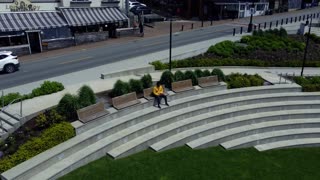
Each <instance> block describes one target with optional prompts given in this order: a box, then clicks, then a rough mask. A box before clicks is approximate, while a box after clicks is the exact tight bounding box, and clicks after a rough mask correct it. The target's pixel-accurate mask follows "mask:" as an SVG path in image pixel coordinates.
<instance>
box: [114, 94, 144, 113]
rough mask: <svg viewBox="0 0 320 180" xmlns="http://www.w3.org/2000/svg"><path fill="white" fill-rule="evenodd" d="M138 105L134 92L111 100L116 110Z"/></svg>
mask: <svg viewBox="0 0 320 180" xmlns="http://www.w3.org/2000/svg"><path fill="white" fill-rule="evenodd" d="M138 103H140V101H139V100H138V98H137V94H136V92H132V93H128V94H124V95H122V96H118V97H115V98H112V105H113V107H115V108H116V109H123V108H125V107H128V106H132V105H135V104H138Z"/></svg>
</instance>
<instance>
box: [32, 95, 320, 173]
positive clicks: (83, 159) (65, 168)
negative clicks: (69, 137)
mask: <svg viewBox="0 0 320 180" xmlns="http://www.w3.org/2000/svg"><path fill="white" fill-rule="evenodd" d="M295 102H296V101H293V102H292V103H290V104H294V103H295ZM310 103H311V104H317V103H316V102H310ZM284 104H286V103H284ZM290 106H291V105H290ZM304 107H309V106H307V105H305V104H304ZM272 108H273V107H272ZM299 108H300V107H299ZM281 109H283V108H281ZM139 124H140V125H141V124H142V123H139ZM139 128H141V127H139V126H136V127H134V128H131V129H129V128H127V129H125V130H123V131H120V132H118V133H116V134H112V135H111V136H108V137H106V138H103V139H101V140H100V141H98V142H96V143H94V144H92V145H90V146H88V147H86V148H84V149H82V150H80V151H78V152H77V153H73V154H72V155H71V156H68V157H67V158H65V159H63V160H61V161H60V162H58V163H56V164H54V165H53V166H51V167H50V168H47V169H45V170H43V171H42V172H41V173H39V174H38V175H36V176H35V177H32V179H34V178H37V177H41V178H43V177H46V176H47V175H50V174H52V173H53V176H54V177H60V176H62V175H64V174H65V173H68V172H70V169H73V168H77V167H80V166H81V165H84V164H86V163H87V162H90V161H93V160H95V159H97V158H99V157H102V156H104V155H105V153H106V152H107V151H108V150H109V148H110V147H111V146H112V145H110V143H111V142H115V141H117V140H118V139H120V138H121V136H122V137H125V135H126V134H130V133H131V132H135V131H136V130H137V129H139ZM130 131H131V132H130ZM123 139H125V138H123ZM118 142H119V141H118ZM78 153H79V154H80V155H79V154H78ZM91 158H93V159H91ZM41 178H39V179H41ZM50 178H51V177H50Z"/></svg>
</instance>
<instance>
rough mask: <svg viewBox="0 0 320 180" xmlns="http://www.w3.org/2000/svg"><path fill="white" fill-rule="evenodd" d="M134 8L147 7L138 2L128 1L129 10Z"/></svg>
mask: <svg viewBox="0 0 320 180" xmlns="http://www.w3.org/2000/svg"><path fill="white" fill-rule="evenodd" d="M134 6H147V5H145V4H142V3H140V2H138V1H129V9H131V8H132V7H134Z"/></svg>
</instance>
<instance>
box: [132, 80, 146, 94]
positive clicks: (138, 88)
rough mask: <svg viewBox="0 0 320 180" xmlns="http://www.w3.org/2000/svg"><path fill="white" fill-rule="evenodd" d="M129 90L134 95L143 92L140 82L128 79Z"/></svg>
mask: <svg viewBox="0 0 320 180" xmlns="http://www.w3.org/2000/svg"><path fill="white" fill-rule="evenodd" d="M129 85H130V90H131V91H134V92H136V93H142V92H143V85H142V82H141V81H140V80H135V79H130V80H129Z"/></svg>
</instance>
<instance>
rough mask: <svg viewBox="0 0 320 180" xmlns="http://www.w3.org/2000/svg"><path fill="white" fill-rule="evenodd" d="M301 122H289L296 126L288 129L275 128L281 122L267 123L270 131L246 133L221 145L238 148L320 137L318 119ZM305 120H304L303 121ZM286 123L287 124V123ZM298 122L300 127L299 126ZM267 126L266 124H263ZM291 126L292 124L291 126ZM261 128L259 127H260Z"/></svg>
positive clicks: (319, 120) (227, 147)
mask: <svg viewBox="0 0 320 180" xmlns="http://www.w3.org/2000/svg"><path fill="white" fill-rule="evenodd" d="M300 121H301V122H298V121H296V122H294V121H293V122H289V123H292V124H296V125H297V127H293V128H289V129H277V127H280V126H281V123H279V124H274V125H271V124H270V125H269V127H272V126H273V127H274V129H271V131H266V132H261V133H259V132H258V133H256V134H251V135H246V136H244V137H241V138H237V139H233V140H231V141H228V142H224V143H222V144H221V146H222V147H224V148H226V149H238V148H245V147H252V146H256V145H260V144H265V143H272V142H277V141H285V140H292V139H301V138H320V128H319V127H320V124H319V122H320V119H316V120H313V121H312V120H304V119H300ZM304 121H305V122H304ZM289 123H288V125H289ZM299 124H300V127H299ZM265 127H268V126H265ZM291 127H292V126H291ZM260 128H261V127H260Z"/></svg>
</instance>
